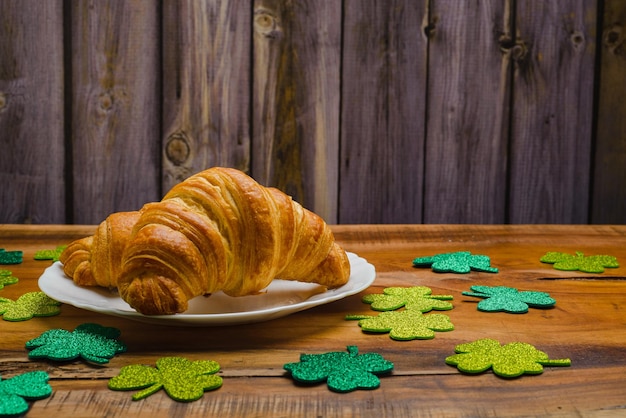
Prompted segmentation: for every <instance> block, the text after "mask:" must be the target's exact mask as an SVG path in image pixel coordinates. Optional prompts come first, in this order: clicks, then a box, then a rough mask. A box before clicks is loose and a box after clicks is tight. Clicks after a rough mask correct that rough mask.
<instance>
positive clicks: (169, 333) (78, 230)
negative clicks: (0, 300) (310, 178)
mask: <svg viewBox="0 0 626 418" xmlns="http://www.w3.org/2000/svg"><path fill="white" fill-rule="evenodd" d="M94 229H95V227H94V226H68V225H39V226H24V225H0V248H4V249H5V250H7V251H11V250H22V251H23V252H24V261H23V263H22V264H19V265H11V266H3V268H8V269H10V270H11V271H13V273H14V275H15V276H17V277H18V278H19V279H20V281H19V283H17V284H14V285H8V286H5V288H4V289H2V290H0V296H1V297H5V298H10V299H15V298H17V297H19V296H20V295H21V294H23V293H26V292H28V291H36V290H38V287H37V279H38V277H39V276H40V275H41V273H42V272H43V270H44V269H45V268H46V267H48V266H49V265H50V261H36V260H34V259H33V256H34V253H35V251H37V250H40V249H49V248H54V247H56V246H57V245H63V244H67V243H69V242H70V241H71V240H73V239H76V238H80V237H83V236H86V235H89V234H91V233H92V231H93V230H94ZM333 230H334V231H335V236H336V238H337V240H338V241H339V242H340V243H341V244H342V245H343V246H344V248H345V249H346V250H348V251H351V252H355V253H357V254H358V255H360V256H362V257H364V258H366V259H367V260H368V261H369V262H371V263H372V264H373V265H374V266H375V267H376V270H377V278H376V280H375V282H374V284H373V285H372V286H371V287H370V288H368V289H367V290H365V291H364V292H362V293H360V294H358V295H354V296H350V297H347V298H345V299H342V300H340V301H336V302H333V303H330V304H327V305H323V306H319V307H316V308H313V309H309V310H306V311H303V312H299V313H296V314H293V315H290V316H287V317H284V318H280V319H276V320H272V321H268V322H262V323H256V324H245V325H237V326H225V327H219V326H216V327H182V326H176V327H174V326H161V325H149V324H144V323H140V322H135V321H131V320H127V319H122V318H117V317H113V316H107V315H102V314H98V313H93V312H90V311H86V310H83V309H78V308H75V307H73V306H70V305H67V304H64V305H62V307H61V314H60V315H58V316H53V317H47V318H34V319H31V320H29V321H24V322H8V321H3V320H0V336H1V337H0V341H1V342H0V376H1V377H2V378H3V379H8V378H10V377H12V376H15V375H17V374H21V373H24V372H26V371H32V370H44V371H46V372H48V373H49V375H50V385H51V386H52V388H53V394H52V395H51V396H50V397H49V398H46V399H42V400H38V401H35V402H33V403H32V405H31V409H30V410H29V412H28V413H27V416H28V417H44V416H45V417H49V416H74V417H92V416H107V417H122V416H123V417H128V416H139V417H156V416H184V415H186V416H220V417H227V416H246V417H257V416H258V417H261V416H289V417H293V416H377V417H385V416H394V417H397V416H454V417H459V416H467V417H475V416H529V415H530V416H571V415H577V416H604V414H606V416H614V415H615V414H620V413H622V414H623V413H624V412H625V411H626V385H625V384H624V382H625V381H626V377H625V376H626V332H624V331H625V327H626V226H610V225H603V226H573V225H572V226H568V225H563V226H561V225H532V226H531V225H517V226H512V225H506V226H498V225H489V226H476V225H385V226H382V225H344V226H334V227H333ZM459 250H467V251H471V252H472V253H475V254H485V255H489V256H490V257H491V263H492V265H493V266H495V267H498V269H499V272H498V273H497V274H490V273H478V272H471V273H469V274H465V275H461V274H449V273H443V274H442V273H434V272H432V271H431V270H430V269H422V268H420V269H416V268H414V267H412V263H411V262H412V260H413V258H415V257H418V256H426V255H433V254H437V253H441V252H449V251H459ZM547 251H562V252H569V253H574V252H575V251H582V252H584V253H585V254H588V255H592V254H608V255H613V256H616V257H617V258H618V261H619V262H620V263H621V266H620V267H619V268H616V269H607V270H606V271H605V272H604V273H603V274H588V273H581V272H564V271H558V270H555V269H553V268H552V266H550V265H547V264H542V263H541V262H539V258H540V257H541V256H542V255H543V254H544V253H545V252H547ZM475 284H482V285H487V286H499V285H501V286H510V287H516V288H519V289H521V290H538V291H544V292H548V293H549V294H550V295H551V296H552V297H553V298H554V299H556V301H557V303H556V306H555V307H554V308H552V309H533V308H531V309H530V310H529V312H528V313H526V314H517V315H514V314H506V313H484V312H479V311H477V309H476V303H477V302H478V300H477V298H472V297H468V296H463V295H461V292H463V291H465V290H469V287H470V286H471V285H475ZM416 285H420V286H428V287H430V288H431V289H432V290H433V293H434V294H451V295H453V296H454V300H453V301H452V302H453V304H454V309H452V310H450V311H446V312H445V314H447V315H448V316H449V317H450V319H451V321H452V322H453V324H454V325H455V330H453V331H450V332H437V333H436V336H435V338H434V339H432V340H413V341H404V342H400V341H394V340H392V339H390V338H389V336H388V335H387V334H365V333H363V332H362V331H361V330H360V328H359V327H358V326H357V324H356V323H355V322H353V321H346V320H344V316H345V315H346V314H349V313H361V314H372V311H371V310H370V308H369V306H368V305H366V304H364V303H362V302H361V298H362V296H363V295H364V294H366V293H380V292H381V291H382V289H383V288H385V287H389V286H416ZM85 322H95V323H99V324H101V325H104V326H111V327H116V328H119V329H120V330H121V331H122V334H121V337H120V340H122V341H123V342H124V343H126V345H127V346H128V351H127V352H126V353H123V354H120V355H118V356H116V357H114V358H113V359H111V361H110V363H108V364H106V365H104V366H93V365H88V364H86V363H84V362H82V361H78V360H77V361H70V362H63V363H55V362H52V361H40V360H29V359H28V353H27V350H26V349H25V346H24V345H25V342H26V341H28V340H30V339H32V338H35V337H37V336H39V335H40V334H41V333H42V332H44V331H47V330H49V329H53V328H63V329H67V330H73V329H74V328H75V327H76V326H78V325H80V324H81V323H85ZM479 338H494V339H497V340H499V341H500V342H501V343H508V342H513V341H521V342H526V343H529V344H532V345H534V346H535V347H536V348H538V349H540V350H542V351H544V352H546V353H547V354H548V356H549V357H550V358H552V359H557V358H570V359H571V361H572V365H571V367H546V368H545V370H544V372H543V374H540V375H538V376H522V377H519V378H515V379H504V378H499V377H497V376H496V375H494V374H493V373H492V372H491V371H488V372H485V373H482V374H479V375H475V376H470V375H463V374H461V373H460V372H458V371H457V369H456V368H454V367H451V366H449V365H446V364H445V362H444V360H445V358H446V357H447V356H449V355H451V354H453V353H454V347H455V346H456V345H457V344H460V343H463V342H469V341H473V340H476V339H479ZM348 345H356V346H358V349H359V352H360V353H366V352H377V353H380V354H381V355H382V356H383V357H384V358H385V359H387V360H389V361H391V362H393V363H394V366H395V367H394V371H393V372H392V373H391V374H390V375H386V376H383V377H381V385H380V388H378V389H375V390H357V391H354V392H350V393H345V394H339V393H335V392H332V391H330V390H328V388H327V386H326V385H325V384H323V383H320V384H315V385H304V384H296V383H294V381H293V380H292V379H291V377H290V376H289V375H288V374H287V373H286V372H285V371H284V370H283V365H284V364H285V363H288V362H297V361H299V356H300V354H301V353H310V354H317V353H323V352H328V351H345V350H346V346H348ZM165 356H183V357H186V358H188V359H190V360H200V359H205V360H215V361H217V362H218V363H219V364H220V365H221V371H220V375H221V376H222V377H223V379H224V382H223V386H222V387H221V388H220V389H218V390H215V391H211V392H206V393H205V394H204V395H203V397H202V398H201V399H200V400H198V401H195V402H190V403H180V402H175V401H173V400H171V399H170V398H169V397H168V396H167V395H166V394H165V393H164V392H163V391H160V392H157V393H156V394H154V395H152V396H150V397H148V398H146V399H144V400H141V401H132V400H131V395H132V394H133V393H134V392H133V391H129V392H120V391H111V390H109V389H108V388H107V383H108V379H110V378H111V377H113V376H116V375H117V374H118V373H119V370H120V368H121V367H122V366H125V365H128V364H144V365H151V366H154V363H155V362H156V360H157V359H159V358H161V357H165Z"/></svg>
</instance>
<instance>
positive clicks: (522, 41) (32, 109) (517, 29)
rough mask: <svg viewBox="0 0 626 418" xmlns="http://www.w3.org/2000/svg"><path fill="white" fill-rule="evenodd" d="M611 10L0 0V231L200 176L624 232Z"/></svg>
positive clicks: (349, 209) (338, 210)
mask: <svg viewBox="0 0 626 418" xmlns="http://www.w3.org/2000/svg"><path fill="white" fill-rule="evenodd" d="M625 26H626V4H625V3H624V2H622V1H620V0H554V1H550V2H537V1H533V0H482V1H467V2H465V1H464V2H459V1H457V0H422V1H413V0H385V1H381V0H343V1H342V2H339V1H337V2H328V1H323V0H255V1H254V2H246V1H243V0H234V1H225V0H195V1H192V0H187V1H184V0H164V1H162V2H161V1H157V0H149V1H148V0H147V1H141V2H139V1H136V2H135V1H124V0H98V1H78V0H50V1H45V2H40V1H39V0H0V144H1V150H0V202H2V203H1V204H0V223H81V224H93V223H98V222H100V221H101V220H102V219H104V217H106V216H107V215H108V214H109V213H111V212H115V211H121V210H131V209H138V208H140V207H141V206H142V205H143V204H144V203H146V202H148V201H153V200H158V199H160V197H161V196H162V195H163V194H164V192H165V191H167V190H168V189H169V188H170V187H171V186H172V185H173V184H175V183H176V182H178V181H180V180H182V179H184V178H185V177H187V176H188V175H190V174H192V173H194V172H197V171H199V170H202V169H204V168H207V167H210V166H214V165H225V166H231V167H236V168H239V169H242V170H245V171H247V172H248V173H250V174H251V175H252V176H253V177H255V178H256V179H257V180H258V181H259V182H261V183H262V184H266V185H273V186H276V187H279V188H281V189H282V190H284V191H285V192H287V193H289V194H291V195H292V196H293V197H294V199H295V200H297V201H299V202H300V203H302V204H304V205H305V206H306V207H308V208H310V209H312V210H314V211H316V212H317V213H319V214H320V215H322V216H323V217H324V218H325V219H326V220H327V221H328V222H329V223H621V224H623V223H626V173H625V171H624V168H623V167H625V166H626V118H624V115H625V114H626V102H625V101H624V100H623V97H624V93H626V77H624V76H623V74H625V73H626V49H625V48H626V42H624V38H625V37H626V29H625Z"/></svg>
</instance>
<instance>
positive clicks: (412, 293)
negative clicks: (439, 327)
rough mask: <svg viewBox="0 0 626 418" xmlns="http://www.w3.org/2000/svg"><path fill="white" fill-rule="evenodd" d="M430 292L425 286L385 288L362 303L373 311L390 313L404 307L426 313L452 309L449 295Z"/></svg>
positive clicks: (365, 298) (366, 296) (366, 297)
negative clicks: (366, 304) (367, 304)
mask: <svg viewBox="0 0 626 418" xmlns="http://www.w3.org/2000/svg"><path fill="white" fill-rule="evenodd" d="M431 293H432V290H431V289H430V288H429V287H426V286H413V287H387V288H385V289H383V294H370V295H365V296H364V297H363V302H365V303H369V304H371V305H372V309H373V310H375V311H392V310H394V309H399V308H401V307H403V306H404V307H405V308H406V309H412V310H418V311H420V312H428V311H431V310H433V309H434V310H437V311H447V310H450V309H452V304H451V303H450V302H445V301H446V300H452V296H450V295H432V294H431Z"/></svg>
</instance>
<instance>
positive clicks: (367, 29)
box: [339, 0, 426, 223]
mask: <svg viewBox="0 0 626 418" xmlns="http://www.w3.org/2000/svg"><path fill="white" fill-rule="evenodd" d="M424 3H425V2H416V1H413V0H394V1H385V2H377V1H361V0H346V1H345V7H344V13H345V16H344V22H345V23H344V46H343V69H342V75H341V77H342V106H341V166H340V181H341V185H340V201H339V202H340V208H339V220H340V222H341V223H420V222H421V221H422V185H423V179H424V178H423V167H424V165H423V164H424V155H423V148H424V120H425V100H426V92H425V87H426V39H425V37H424V36H423V28H422V25H423V22H424V21H425V20H424V19H425V17H426V10H425V7H424Z"/></svg>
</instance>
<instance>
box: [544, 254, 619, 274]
mask: <svg viewBox="0 0 626 418" xmlns="http://www.w3.org/2000/svg"><path fill="white" fill-rule="evenodd" d="M539 260H540V261H541V262H542V263H548V264H554V268H555V269H557V270H567V271H572V270H580V271H583V272H585V273H603V272H604V268H605V267H606V268H616V267H619V264H618V263H617V258H615V257H613V256H611V255H589V256H585V255H584V254H583V253H581V252H580V251H576V255H571V254H566V253H559V252H556V251H549V252H547V253H546V254H545V255H544V256H543V257H541V258H540V259H539Z"/></svg>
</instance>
